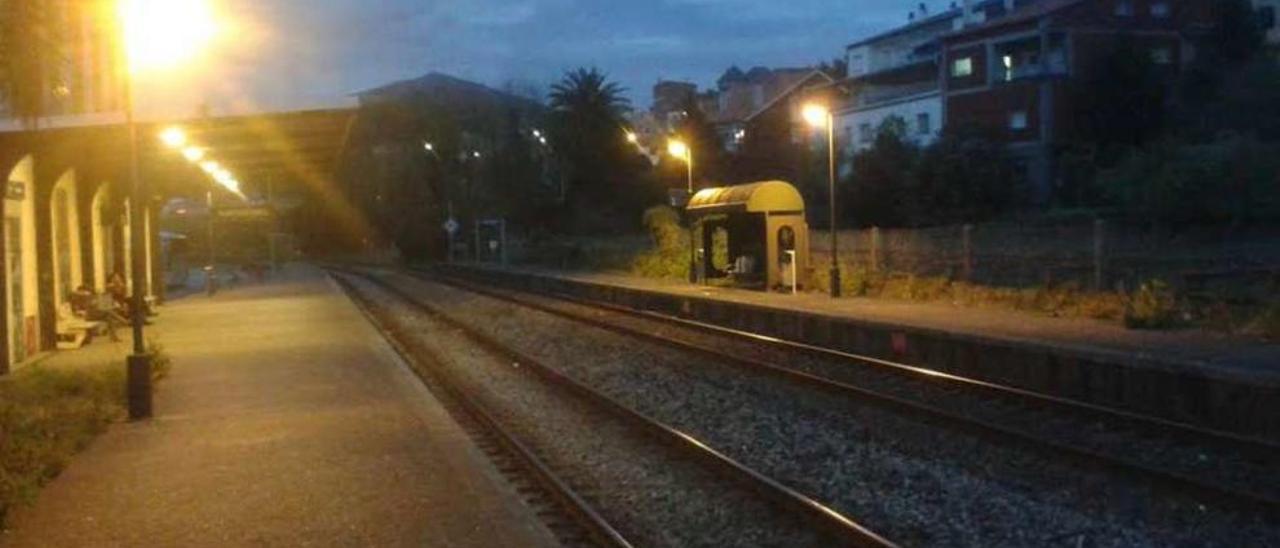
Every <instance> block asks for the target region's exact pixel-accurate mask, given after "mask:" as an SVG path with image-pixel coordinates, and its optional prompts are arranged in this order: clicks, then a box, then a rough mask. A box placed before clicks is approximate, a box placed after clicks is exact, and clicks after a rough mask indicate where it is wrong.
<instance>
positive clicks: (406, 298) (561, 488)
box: [331, 268, 893, 546]
mask: <svg viewBox="0 0 1280 548" xmlns="http://www.w3.org/2000/svg"><path fill="white" fill-rule="evenodd" d="M331 271H332V272H335V273H337V275H336V276H335V278H337V279H339V283H340V284H341V285H342V286H343V287H344V289H346V290H347V291H348V293H349V294H350V295H351V296H352V297H353V299H354V300H356V301H357V302H358V303H360V305H361V307H362V309H364V310H365V311H366V313H367V314H369V315H370V317H371V319H373V320H374V321H375V325H378V326H379V328H380V329H383V330H384V333H386V334H387V336H388V339H389V340H392V341H393V344H394V345H395V346H396V348H397V349H398V350H399V351H400V352H401V353H402V355H405V356H406V357H408V358H411V359H421V358H420V356H421V354H422V351H421V349H413V348H408V347H406V346H405V344H404V343H401V342H396V341H397V340H398V337H397V333H396V332H395V330H392V329H389V328H388V327H387V322H384V321H380V320H379V317H378V316H379V315H378V313H377V312H376V311H375V310H373V305H371V304H370V303H369V300H368V298H367V296H363V295H361V293H360V291H358V290H356V289H354V288H352V282H351V281H350V280H347V279H344V276H351V277H355V278H358V279H359V280H361V281H364V282H367V283H369V284H371V285H373V286H375V287H377V288H378V290H380V291H382V292H384V293H386V294H387V295H390V296H393V297H394V298H395V299H396V300H398V301H399V302H401V303H403V304H404V305H406V306H408V307H410V308H412V309H414V310H415V311H417V312H419V313H421V314H423V315H425V316H428V317H430V318H432V320H433V321H437V322H439V323H440V324H442V325H445V326H447V327H448V328H449V329H450V330H453V331H456V332H457V333H460V334H461V335H462V336H463V337H465V338H466V339H467V340H468V341H469V342H471V343H472V344H474V345H475V346H476V347H478V348H481V349H483V351H484V352H486V353H488V354H490V355H492V356H494V357H496V358H498V359H500V360H502V361H504V362H507V363H512V364H517V365H518V366H519V367H520V368H521V369H523V370H524V371H526V372H529V373H532V375H530V376H532V377H535V378H537V379H538V380H539V381H540V382H541V383H542V384H543V385H545V386H547V387H550V388H551V389H553V390H554V391H556V392H558V393H560V394H562V395H563V396H564V397H566V398H571V399H574V400H576V401H578V402H580V403H584V404H586V405H588V406H590V407H591V408H592V409H594V410H595V411H596V412H598V413H600V414H604V415H608V416H610V417H612V418H613V419H614V420H618V421H622V422H623V423H625V424H627V425H628V428H630V429H632V430H634V431H636V432H638V433H642V434H643V436H645V437H646V439H648V440H651V441H657V442H659V444H660V445H661V446H664V447H666V448H668V449H671V450H674V451H676V452H679V453H680V454H682V455H684V456H685V457H686V458H691V459H693V460H695V461H697V462H698V465H699V466H700V467H702V468H705V469H708V470H711V471H713V472H714V474H715V475H717V476H718V477H723V478H728V479H731V480H733V483H734V484H736V485H737V486H738V487H739V488H741V489H743V490H745V491H747V492H749V493H751V495H752V496H754V497H757V498H760V499H763V500H767V501H768V504H769V505H770V506H772V507H773V508H775V509H778V510H781V511H782V512H783V513H785V514H787V515H789V516H790V517H791V518H793V519H796V520H799V521H801V522H803V523H805V524H807V525H806V526H807V527H812V528H813V530H814V531H817V532H820V534H821V535H822V536H823V538H825V539H827V540H825V541H823V542H822V544H823V545H851V546H892V545H893V544H892V543H891V542H890V541H888V540H886V539H885V538H883V537H881V536H879V535H877V534H876V533H874V532H872V531H871V530H869V529H868V528H866V527H864V526H862V525H860V524H859V523H857V522H855V521H854V520H852V519H850V518H848V517H846V516H844V515H842V514H841V513H839V512H837V511H835V510H832V509H831V508H829V507H827V506H825V505H823V504H822V503H819V502H817V501H816V500H814V499H812V498H810V497H808V496H806V495H804V494H802V493H800V492H797V491H795V490H794V489H791V488H789V487H787V486H786V485H783V484H782V483H780V482H778V481H776V480H773V479H771V478H769V477H767V476H765V475H763V474H760V473H759V472H757V471H755V470H753V469H751V468H749V467H747V466H745V465H743V464H741V463H739V462H738V461H736V460H734V459H733V458H730V457H729V456H727V455H725V454H723V453H721V452H719V451H717V450H715V449H713V448H712V447H710V446H709V445H707V444H705V443H703V442H701V441H699V440H698V439H697V438H695V437H693V436H691V435H689V434H688V433H686V432H683V431H681V430H679V429H677V428H674V427H672V426H669V425H667V424H664V423H662V422H660V421H658V420H656V419H654V418H652V417H650V416H647V415H645V414H643V413H641V412H638V411H635V410H633V409H631V408H629V407H627V406H625V405H623V404H621V403H618V402H617V401H615V400H613V399H611V398H610V397H608V396H606V395H604V394H602V393H600V392H598V391H596V390H594V389H592V388H590V387H588V386H587V385H585V384H583V383H581V382H578V381H576V380H574V379H572V378H570V377H568V376H567V375H565V374H563V373H560V372H559V371H557V370H556V369H554V368H552V367H550V366H547V365H544V364H542V363H541V362H540V361H539V360H537V359H534V358H532V357H531V356H529V355H527V354H524V353H522V352H520V351H518V350H516V349H514V348H513V347H511V346H509V345H507V344H504V343H503V341H501V340H498V339H496V338H494V337H491V336H489V335H487V334H486V333H484V332H483V331H480V330H477V329H475V328H473V327H471V326H469V325H467V324H465V323H463V322H460V321H457V320H455V319H454V318H452V317H450V316H449V315H448V314H446V313H444V312H443V311H441V310H440V309H439V308H437V307H435V306H433V305H431V304H430V303H427V302H424V301H423V300H422V299H420V298H418V297H416V296H414V295H413V294H411V293H410V292H408V291H405V290H403V289H401V288H399V287H396V286H395V285H394V284H392V283H389V282H388V281H386V280H384V279H381V278H380V277H378V276H375V275H371V274H369V273H367V272H360V271H355V270H348V269H338V268H335V269H331ZM433 369H437V368H433ZM431 376H432V377H434V378H433V381H434V382H438V383H439V384H441V385H443V386H444V387H445V388H444V390H446V391H447V392H448V393H449V394H450V398H451V399H455V400H457V401H460V402H465V403H464V404H463V405H464V406H465V407H466V408H467V415H469V416H472V417H478V420H477V421H476V422H479V423H481V424H482V425H483V427H484V428H485V429H488V430H493V431H496V432H499V433H498V434H495V435H493V436H492V437H494V438H496V439H497V440H498V441H499V442H500V444H501V445H502V446H503V447H504V448H505V449H506V450H507V451H508V452H510V453H514V454H517V455H518V457H519V460H520V461H521V462H522V463H523V465H524V466H525V467H529V468H532V469H533V471H534V473H533V475H534V476H536V477H537V479H538V482H539V484H541V485H542V487H543V489H544V490H546V491H548V492H550V493H552V494H553V497H554V498H555V499H556V501H557V505H558V506H559V507H560V508H562V509H564V510H566V511H567V513H569V514H571V515H572V516H573V521H575V522H576V523H578V524H579V528H580V529H582V530H585V531H586V532H587V534H588V535H589V536H590V538H591V540H592V541H593V543H594V544H599V545H608V546H628V545H630V544H629V541H628V540H627V539H626V538H625V537H623V535H622V534H621V533H618V532H617V530H616V529H614V528H613V527H612V526H611V525H609V523H608V522H607V521H606V520H605V518H603V517H601V513H600V512H598V511H595V510H593V509H592V508H591V505H590V503H589V502H588V501H587V500H586V499H587V498H590V497H584V496H580V495H577V494H576V493H574V490H573V489H572V488H571V487H569V485H570V484H571V483H573V482H572V481H571V480H566V479H560V478H559V477H558V476H557V474H556V473H555V472H554V471H553V470H554V466H551V465H548V464H547V463H545V462H543V460H542V459H541V458H540V457H538V455H537V453H538V451H537V450H536V449H534V448H531V447H530V446H529V445H526V444H524V443H522V442H521V441H520V440H519V439H518V434H512V433H510V432H508V431H504V429H503V426H502V425H501V423H502V419H500V418H496V417H495V415H498V413H491V412H489V411H486V410H485V408H484V404H483V403H481V398H477V397H473V396H471V395H469V394H468V393H467V391H466V389H464V388H461V383H457V382H454V381H451V380H450V379H449V378H447V377H448V375H445V374H443V373H441V372H440V371H439V370H438V371H436V372H435V373H432V374H431ZM581 537H582V535H580V534H575V533H570V534H567V535H564V536H563V538H565V539H568V540H569V541H571V542H576V541H577V540H579V539H580V538H581Z"/></svg>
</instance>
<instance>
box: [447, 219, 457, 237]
mask: <svg viewBox="0 0 1280 548" xmlns="http://www.w3.org/2000/svg"><path fill="white" fill-rule="evenodd" d="M444 231H445V232H448V233H449V235H450V236H453V235H454V234H457V233H458V221H455V220H453V219H452V218H450V219H449V220H448V221H445V222H444Z"/></svg>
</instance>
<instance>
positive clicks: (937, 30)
mask: <svg viewBox="0 0 1280 548" xmlns="http://www.w3.org/2000/svg"><path fill="white" fill-rule="evenodd" d="M1277 1H1280V0H1277ZM1008 4H1009V3H1008V2H1007V1H1006V0H985V1H981V2H969V1H966V2H964V3H963V4H961V5H957V4H956V3H954V2H953V3H952V4H951V5H950V7H949V8H948V9H946V10H944V11H941V12H939V13H934V14H931V13H930V12H929V9H928V7H927V6H926V5H925V4H923V3H922V4H920V5H919V6H918V7H917V8H916V9H915V10H913V11H912V12H911V14H910V16H909V22H908V24H906V25H904V26H901V27H898V28H895V29H892V30H889V31H886V32H883V33H880V34H877V35H875V36H872V37H870V38H866V39H863V40H860V41H857V42H854V43H852V44H850V45H849V46H848V47H846V48H845V61H846V62H847V63H848V66H849V79H848V80H846V81H845V82H842V84H841V85H842V86H843V87H844V88H846V90H847V91H848V94H847V96H848V99H847V101H846V102H845V103H844V105H842V106H841V107H840V108H838V109H837V110H836V128H837V132H838V139H839V140H840V142H841V143H842V147H843V148H844V149H845V150H846V151H847V152H850V153H853V152H858V151H861V150H865V149H867V148H869V147H871V145H872V144H873V143H874V142H875V136H876V133H877V131H878V130H879V128H880V127H881V125H882V124H884V122H885V121H886V120H889V119H890V118H893V117H897V118H899V119H901V120H902V121H903V122H904V123H905V125H906V136H907V138H909V139H910V140H911V141H913V142H915V143H916V144H918V145H921V146H924V145H928V144H930V143H932V142H934V141H936V140H937V139H938V137H939V136H940V135H941V133H942V129H943V127H942V126H943V119H942V96H941V93H940V86H939V69H938V57H939V52H940V42H939V38H940V37H942V36H943V35H944V34H947V33H950V32H953V31H956V30H959V29H961V28H964V27H965V26H967V25H975V24H979V23H982V22H984V21H986V20H987V19H988V18H990V17H995V16H998V15H999V14H1001V13H1003V12H1004V11H1005V10H1006V9H1009V7H1010V6H1009V5H1008ZM966 12H967V13H968V17H965V14H966Z"/></svg>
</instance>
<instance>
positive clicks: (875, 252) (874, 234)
mask: <svg viewBox="0 0 1280 548" xmlns="http://www.w3.org/2000/svg"><path fill="white" fill-rule="evenodd" d="M871 271H872V272H879V271H880V227H878V226H873V227H871Z"/></svg>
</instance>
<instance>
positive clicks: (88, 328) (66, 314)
mask: <svg viewBox="0 0 1280 548" xmlns="http://www.w3.org/2000/svg"><path fill="white" fill-rule="evenodd" d="M106 329H107V324H106V322H95V321H90V320H86V319H84V318H81V317H79V316H76V315H75V313H74V312H72V311H71V304H70V303H62V304H61V305H58V322H57V342H58V350H76V349H78V348H81V347H83V346H84V345H85V343H86V342H88V341H89V335H94V334H102V333H105V332H106Z"/></svg>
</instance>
